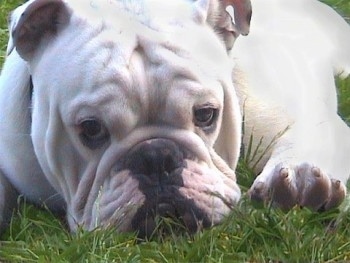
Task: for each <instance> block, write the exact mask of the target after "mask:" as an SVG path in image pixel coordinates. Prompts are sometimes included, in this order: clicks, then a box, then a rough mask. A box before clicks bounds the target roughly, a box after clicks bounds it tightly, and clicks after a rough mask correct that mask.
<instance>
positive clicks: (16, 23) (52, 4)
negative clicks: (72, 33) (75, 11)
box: [7, 0, 70, 60]
mask: <svg viewBox="0 0 350 263" xmlns="http://www.w3.org/2000/svg"><path fill="white" fill-rule="evenodd" d="M69 18H70V12H69V10H68V8H67V7H66V4H65V3H64V1H63V0H32V1H29V2H27V3H25V4H24V5H22V6H20V7H18V8H17V9H15V11H14V12H13V13H12V15H11V16H10V22H9V24H10V34H11V36H10V40H9V44H8V48H7V52H8V54H9V53H10V52H11V51H12V50H13V48H16V50H17V52H18V54H20V56H21V57H22V58H23V59H25V60H29V59H30V58H31V57H32V56H33V54H34V53H35V51H36V50H37V49H38V47H39V46H40V45H41V44H42V43H43V42H44V41H48V40H50V39H52V38H53V37H55V35H56V34H57V33H58V31H59V30H60V29H62V28H63V27H64V26H65V25H66V24H67V23H68V21H69Z"/></svg>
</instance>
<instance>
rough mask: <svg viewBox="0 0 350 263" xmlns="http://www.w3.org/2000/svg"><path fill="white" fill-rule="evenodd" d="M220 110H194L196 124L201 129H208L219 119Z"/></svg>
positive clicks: (204, 108)
mask: <svg viewBox="0 0 350 263" xmlns="http://www.w3.org/2000/svg"><path fill="white" fill-rule="evenodd" d="M217 115H218V110H217V109H215V108H212V107H203V108H200V109H195V110H194V123H195V125H196V126H198V127H200V128H208V127H210V126H212V125H213V123H214V122H215V120H216V119H217Z"/></svg>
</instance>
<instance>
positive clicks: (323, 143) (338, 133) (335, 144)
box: [249, 116, 350, 210]
mask: <svg viewBox="0 0 350 263" xmlns="http://www.w3.org/2000/svg"><path fill="white" fill-rule="evenodd" d="M349 152H350V129H349V128H348V127H347V125H346V124H345V123H344V122H343V121H342V120H341V119H340V118H339V117H338V116H330V117H329V119H328V120H327V119H325V120H324V121H323V122H319V123H314V122H313V123H312V125H309V124H308V123H307V122H306V121H302V122H301V123H300V125H299V123H295V124H294V125H293V126H292V127H291V129H290V130H289V131H287V132H286V133H285V135H283V136H282V137H281V138H280V140H279V141H278V143H277V144H276V146H275V147H274V150H273V152H272V155H271V157H270V159H269V160H268V162H267V164H266V166H265V167H264V169H263V171H262V172H261V174H260V175H259V176H258V177H257V178H256V180H255V182H254V184H253V186H252V187H251V189H250V191H249V194H250V197H251V198H252V199H253V200H257V201H267V202H272V203H273V204H275V205H277V206H279V207H282V208H284V209H290V208H291V207H293V206H294V205H300V206H306V207H309V208H311V209H314V210H320V209H330V208H332V207H336V206H338V205H339V204H340V203H341V202H342V201H343V199H344V197H345V194H346V187H345V183H346V180H347V179H348V176H349V174H350V163H349V155H348V153H349Z"/></svg>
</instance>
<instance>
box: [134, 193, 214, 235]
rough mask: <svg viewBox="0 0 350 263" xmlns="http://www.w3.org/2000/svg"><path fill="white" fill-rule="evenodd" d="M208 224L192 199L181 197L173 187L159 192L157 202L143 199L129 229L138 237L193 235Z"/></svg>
mask: <svg viewBox="0 0 350 263" xmlns="http://www.w3.org/2000/svg"><path fill="white" fill-rule="evenodd" d="M211 225H212V224H211V221H210V220H209V218H208V217H207V216H206V214H205V213H204V212H203V211H202V210H201V209H199V208H198V207H197V206H196V205H195V203H194V201H193V200H190V199H187V198H185V197H183V196H182V195H181V194H180V193H179V190H178V189H176V187H173V188H172V189H169V192H166V193H160V194H159V196H158V198H156V199H150V198H146V201H145V203H144V204H143V205H142V206H141V207H140V208H139V209H138V211H137V213H136V214H135V216H134V218H133V220H132V222H131V227H132V229H133V230H135V231H137V232H138V235H139V237H141V238H145V237H147V238H149V237H152V236H153V235H157V236H158V235H159V233H165V234H169V233H170V232H176V234H179V232H186V233H190V234H193V233H195V232H197V231H198V230H200V229H202V228H206V227H210V226H211Z"/></svg>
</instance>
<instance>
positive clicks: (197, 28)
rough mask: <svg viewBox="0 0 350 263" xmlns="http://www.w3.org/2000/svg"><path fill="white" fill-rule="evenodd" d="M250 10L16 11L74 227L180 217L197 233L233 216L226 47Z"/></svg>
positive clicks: (201, 1) (138, 224)
mask: <svg viewBox="0 0 350 263" xmlns="http://www.w3.org/2000/svg"><path fill="white" fill-rule="evenodd" d="M228 6H233V9H234V12H233V13H232V14H234V15H232V14H231V15H230V14H229V12H227V11H226V8H227V7H228ZM250 12H251V10H250V4H249V1H247V0H231V1H230V0H222V1H214V0H212V1H210V0H198V1H185V0H178V1H163V0H143V1H116V0H113V1H110V0H93V1H78V0H72V1H63V0H34V1H30V2H28V3H26V4H25V5H24V6H22V7H20V8H19V9H17V10H16V11H15V12H14V13H13V15H12V22H11V24H12V38H11V40H10V44H11V45H13V47H15V48H16V51H13V52H18V53H19V54H20V56H21V57H22V58H23V59H24V60H26V61H27V62H28V65H29V70H30V73H31V75H32V81H33V86H34V92H33V105H32V108H33V111H32V140H33V145H34V149H35V153H36V155H37V158H38V160H39V162H40V165H41V167H42V169H43V171H44V173H45V175H46V176H47V178H48V180H49V181H50V183H51V184H52V185H53V186H54V188H55V189H56V190H57V191H58V193H60V194H61V195H62V196H63V197H64V199H65V200H66V202H67V213H68V219H69V223H70V227H71V228H72V229H73V230H74V229H75V228H76V227H77V226H79V225H82V226H83V227H85V228H87V229H93V228H95V227H97V226H110V225H113V226H115V227H116V228H117V229H118V230H120V231H130V230H138V231H140V232H141V233H144V234H150V233H151V232H152V231H153V229H154V228H155V218H156V217H157V216H166V217H168V216H170V217H174V218H178V219H179V220H181V221H182V222H183V223H184V225H185V226H186V227H187V228H188V229H189V231H195V230H197V229H198V228H199V227H201V226H204V227H206V226H211V225H213V224H216V223H218V222H220V220H222V218H223V217H224V216H225V215H226V214H228V213H229V211H230V208H231V206H232V205H233V204H234V203H236V202H237V201H238V199H239V197H240V190H239V188H238V186H237V184H236V177H235V174H234V171H233V169H234V168H235V166H236V163H237V159H238V154H239V149H240V139H241V138H240V134H241V117H240V110H239V105H238V101H237V97H236V95H235V91H234V88H233V86H232V79H231V75H232V69H233V62H232V61H231V59H230V58H229V56H228V55H227V50H228V49H230V48H231V46H232V43H233V41H234V39H235V38H236V37H237V36H238V35H239V34H246V33H247V32H248V26H249V19H250ZM233 19H234V20H235V21H236V23H233V22H232V21H233ZM11 45H10V48H9V50H11Z"/></svg>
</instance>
